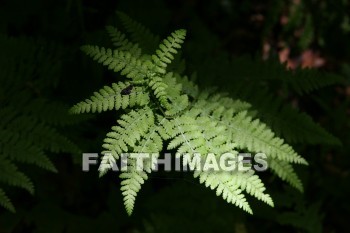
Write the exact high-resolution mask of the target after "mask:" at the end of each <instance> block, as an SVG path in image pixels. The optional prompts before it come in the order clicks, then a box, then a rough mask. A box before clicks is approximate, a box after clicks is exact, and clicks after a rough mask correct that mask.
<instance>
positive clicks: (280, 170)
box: [269, 159, 304, 192]
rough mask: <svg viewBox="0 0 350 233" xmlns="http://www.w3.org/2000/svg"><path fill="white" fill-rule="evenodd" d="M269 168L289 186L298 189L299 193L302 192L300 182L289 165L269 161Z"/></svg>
mask: <svg viewBox="0 0 350 233" xmlns="http://www.w3.org/2000/svg"><path fill="white" fill-rule="evenodd" d="M269 168H270V169H271V170H272V171H273V172H274V173H275V174H276V175H277V176H278V177H279V178H281V179H282V180H284V181H287V182H288V183H289V184H290V185H291V186H293V187H294V188H296V189H298V190H299V191H300V192H303V191H304V188H303V185H302V183H301V180H300V179H299V177H298V176H297V174H296V173H295V171H294V169H293V167H292V165H291V164H289V163H287V162H286V161H280V160H276V159H273V160H269Z"/></svg>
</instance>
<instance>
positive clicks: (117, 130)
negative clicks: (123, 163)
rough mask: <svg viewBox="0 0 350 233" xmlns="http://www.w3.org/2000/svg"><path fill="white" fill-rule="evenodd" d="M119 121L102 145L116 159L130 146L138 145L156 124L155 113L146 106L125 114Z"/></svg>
mask: <svg viewBox="0 0 350 233" xmlns="http://www.w3.org/2000/svg"><path fill="white" fill-rule="evenodd" d="M117 122H118V124H119V125H118V126H113V127H112V132H110V133H108V134H107V137H106V138H105V140H104V144H103V146H102V147H103V148H105V149H106V152H108V153H112V155H113V156H114V157H115V158H116V159H118V158H119V155H120V154H121V153H126V152H128V151H129V148H133V147H135V146H136V143H137V142H138V141H139V140H140V139H141V137H142V136H143V135H144V134H145V133H146V132H147V131H148V129H149V128H150V127H151V126H152V125H153V124H154V115H153V112H152V111H151V109H150V108H148V107H145V108H144V109H140V110H137V111H134V110H132V111H130V112H129V113H128V114H124V115H123V116H122V117H121V119H120V120H118V121H117Z"/></svg>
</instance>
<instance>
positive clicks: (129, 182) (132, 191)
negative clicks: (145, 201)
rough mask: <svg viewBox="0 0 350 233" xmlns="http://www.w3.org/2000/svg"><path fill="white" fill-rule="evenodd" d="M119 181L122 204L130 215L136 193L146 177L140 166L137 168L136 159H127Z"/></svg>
mask: <svg viewBox="0 0 350 233" xmlns="http://www.w3.org/2000/svg"><path fill="white" fill-rule="evenodd" d="M120 178H121V179H122V182H121V186H122V187H121V189H120V190H121V191H122V195H123V196H124V205H125V208H126V212H127V213H128V214H129V215H131V213H132V211H133V209H134V205H135V199H136V196H137V193H138V192H139V191H140V189H141V185H142V184H143V183H144V181H145V180H147V179H148V176H147V173H146V172H145V171H143V170H141V168H137V164H136V159H129V160H128V167H127V171H126V172H122V173H121V174H120Z"/></svg>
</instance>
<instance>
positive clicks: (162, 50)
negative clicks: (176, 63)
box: [152, 29, 186, 74]
mask: <svg viewBox="0 0 350 233" xmlns="http://www.w3.org/2000/svg"><path fill="white" fill-rule="evenodd" d="M185 36H186V30H184V29H180V30H176V31H175V32H173V33H171V35H170V36H168V37H167V38H166V39H164V40H163V42H162V43H161V44H160V45H159V49H157V50H156V54H155V55H152V60H153V62H154V63H155V65H156V70H157V71H158V72H159V73H161V74H164V73H166V67H167V65H168V64H170V63H171V61H172V60H174V54H176V53H177V50H178V49H180V48H181V44H182V43H183V42H184V39H185Z"/></svg>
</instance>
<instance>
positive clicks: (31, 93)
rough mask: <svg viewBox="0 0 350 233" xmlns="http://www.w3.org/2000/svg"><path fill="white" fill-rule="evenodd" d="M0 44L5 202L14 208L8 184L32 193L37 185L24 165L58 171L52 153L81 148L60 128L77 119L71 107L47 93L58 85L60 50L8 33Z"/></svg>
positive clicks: (0, 160) (1, 193)
mask: <svg viewBox="0 0 350 233" xmlns="http://www.w3.org/2000/svg"><path fill="white" fill-rule="evenodd" d="M0 42H1V43H0V50H1V54H0V70H1V72H2V75H1V77H0V119H1V121H0V138H1V141H0V171H1V175H0V182H1V187H0V205H2V206H3V207H5V208H6V209H8V210H10V211H12V212H15V207H14V205H13V204H12V202H11V201H10V198H9V197H8V196H7V195H6V193H5V189H7V187H4V185H3V184H7V185H9V186H16V187H20V188H23V189H26V190H27V191H28V192H30V193H31V194H33V193H34V185H33V183H32V181H31V180H30V178H29V177H28V176H27V175H26V174H25V173H24V172H23V171H24V170H25V169H26V167H23V165H24V164H32V165H35V166H38V167H40V168H43V169H46V170H48V171H51V172H57V170H56V168H55V166H54V164H53V163H52V162H51V160H50V159H49V157H48V155H49V154H52V153H62V152H69V153H79V149H78V148H77V146H76V145H75V144H73V143H72V142H71V141H70V140H69V139H68V138H67V137H66V136H64V135H63V134H62V133H61V132H60V131H59V129H60V128H62V126H65V125H70V124H72V123H74V122H76V121H77V119H78V118H75V119H73V118H72V117H71V116H69V115H68V114H67V109H68V108H67V106H66V105H64V104H62V103H59V102H50V101H48V100H47V99H46V98H45V97H44V96H45V92H46V91H47V90H48V89H50V88H52V83H55V82H54V80H55V79H56V77H55V73H56V71H57V68H58V65H59V63H58V62H57V60H58V58H59V52H58V51H56V49H55V47H54V46H52V45H50V44H47V43H45V42H44V41H35V40H33V39H29V38H10V37H7V36H4V35H0ZM37 64H40V67H38V66H37ZM48 78H50V79H48Z"/></svg>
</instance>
